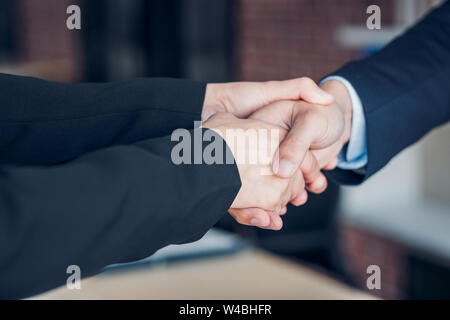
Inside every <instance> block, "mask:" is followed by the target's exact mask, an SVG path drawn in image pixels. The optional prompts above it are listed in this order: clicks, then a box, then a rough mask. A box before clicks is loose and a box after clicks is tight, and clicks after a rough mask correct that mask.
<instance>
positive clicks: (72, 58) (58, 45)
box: [15, 0, 83, 81]
mask: <svg viewBox="0 0 450 320" xmlns="http://www.w3.org/2000/svg"><path fill="white" fill-rule="evenodd" d="M79 3H80V1H79V0H17V1H16V2H15V9H16V19H15V20H16V23H15V28H16V30H15V34H16V35H17V37H18V39H17V42H18V43H17V46H18V50H17V51H18V56H17V57H16V59H17V60H18V61H19V62H20V63H21V64H24V67H23V69H24V72H26V73H27V74H29V75H35V76H39V77H42V78H46V79H51V80H59V81H76V80H78V79H79V78H80V75H81V70H80V66H81V59H82V50H81V47H80V46H81V31H77V30H74V31H71V30H68V29H67V27H66V19H67V17H68V14H67V13H66V9H67V7H68V6H69V5H72V4H76V5H79ZM82 17H83V13H82Z"/></svg>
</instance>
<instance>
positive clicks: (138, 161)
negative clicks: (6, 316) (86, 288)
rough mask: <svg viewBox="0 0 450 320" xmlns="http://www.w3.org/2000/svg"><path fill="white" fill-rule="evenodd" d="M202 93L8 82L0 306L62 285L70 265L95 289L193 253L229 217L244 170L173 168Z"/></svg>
mask: <svg viewBox="0 0 450 320" xmlns="http://www.w3.org/2000/svg"><path fill="white" fill-rule="evenodd" d="M204 90H205V86H204V85H203V84H200V83H195V82H189V81H180V80H170V79H137V80H132V81H129V82H124V83H117V84H80V85H66V84H57V83H51V82H47V81H43V80H38V79H33V78H25V77H15V76H8V75H1V76H0V96H1V98H2V106H1V108H0V110H1V111H0V158H1V165H0V298H6V299H13V298H22V297H27V296H31V295H35V294H38V293H40V292H43V291H46V290H49V289H52V288H55V287H57V286H60V285H64V284H65V282H66V280H67V278H68V276H69V275H68V274H67V273H66V270H67V267H68V266H69V265H78V266H79V267H80V268H81V274H82V277H87V276H91V275H93V274H96V273H97V272H99V271H100V270H101V269H102V268H103V267H105V266H106V265H109V264H113V263H122V262H129V261H134V260H137V259H141V258H144V257H147V256H149V255H151V254H152V253H154V252H155V251H156V250H158V249H160V248H162V247H164V246H167V245H169V244H181V243H185V242H190V241H195V240H197V239H199V238H201V237H202V236H203V235H204V233H206V231H207V230H208V229H209V228H211V227H212V226H213V225H214V224H215V223H216V222H217V221H218V220H219V219H220V218H221V217H222V216H223V214H224V213H225V212H226V210H227V209H228V208H229V207H230V205H231V203H232V202H233V200H234V198H235V196H236V194H237V193H238V191H239V189H240V186H241V184H240V178H239V172H238V170H237V167H236V166H235V165H234V164H233V165H222V164H212V165H207V164H198V165H193V164H182V165H175V164H174V163H173V162H172V160H171V152H172V148H173V147H174V146H175V144H177V143H178V142H177V141H171V137H170V133H171V131H172V130H173V129H175V128H191V127H192V126H193V121H194V120H197V119H199V118H200V112H201V108H202V104H203V99H204ZM196 130H200V131H201V132H202V133H203V132H205V131H209V130H204V129H196ZM190 133H191V134H192V135H193V130H192V129H191V130H190ZM212 134H213V139H217V141H221V142H222V144H223V148H224V150H223V152H224V154H225V152H229V150H228V148H227V146H226V144H225V143H224V142H223V140H222V139H221V137H220V136H219V135H217V134H216V133H214V132H212ZM159 135H161V137H158V136H159ZM195 143H198V141H195V140H194V139H192V141H191V145H192V148H194V144H195ZM201 143H202V142H201ZM203 144H204V143H202V145H201V146H200V150H203V148H204V147H205V145H203ZM193 150H194V149H193Z"/></svg>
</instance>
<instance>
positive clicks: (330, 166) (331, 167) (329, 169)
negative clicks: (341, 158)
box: [323, 157, 338, 171]
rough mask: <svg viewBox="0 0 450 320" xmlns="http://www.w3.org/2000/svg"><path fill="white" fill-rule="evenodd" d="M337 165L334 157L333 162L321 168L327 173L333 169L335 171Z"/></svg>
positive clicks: (336, 159)
mask: <svg viewBox="0 0 450 320" xmlns="http://www.w3.org/2000/svg"><path fill="white" fill-rule="evenodd" d="M337 164H338V158H337V157H336V158H334V159H333V160H331V161H330V162H329V163H328V164H327V165H326V166H325V167H323V169H324V170H327V171H331V170H334V169H336V167H337Z"/></svg>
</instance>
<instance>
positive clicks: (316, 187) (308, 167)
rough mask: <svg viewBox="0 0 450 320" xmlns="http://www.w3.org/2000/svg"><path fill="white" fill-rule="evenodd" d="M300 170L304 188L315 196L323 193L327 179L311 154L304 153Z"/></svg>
mask: <svg viewBox="0 0 450 320" xmlns="http://www.w3.org/2000/svg"><path fill="white" fill-rule="evenodd" d="M301 170H302V173H303V177H304V179H305V183H306V188H307V189H308V190H309V191H310V192H312V193H316V194H320V193H323V192H324V191H325V190H326V188H327V185H328V184H327V179H326V178H325V175H324V174H323V173H322V172H321V171H320V167H319V163H318V162H317V160H316V158H315V157H314V155H313V154H312V153H311V152H309V151H308V152H306V155H305V159H304V160H303V162H302V166H301Z"/></svg>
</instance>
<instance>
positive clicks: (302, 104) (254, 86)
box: [202, 78, 351, 230]
mask: <svg viewBox="0 0 450 320" xmlns="http://www.w3.org/2000/svg"><path fill="white" fill-rule="evenodd" d="M321 89H322V90H321ZM321 89H319V88H318V87H317V85H316V84H315V83H314V82H313V81H312V80H311V79H308V78H299V79H293V80H287V81H271V82H260V83H257V82H254V83H252V82H243V83H229V84H210V85H208V86H207V89H206V95H205V102H204V106H203V112H202V119H203V120H206V119H208V118H210V117H211V116H212V115H214V114H216V113H220V112H228V113H231V114H233V115H234V116H235V117H237V118H241V119H246V118H248V119H249V120H252V121H254V120H258V121H261V122H265V123H268V124H272V125H276V126H278V127H279V128H283V129H285V130H287V133H286V136H285V137H284V139H282V142H281V144H280V146H279V152H278V154H279V159H280V160H279V161H273V163H272V170H273V172H274V173H275V174H276V175H278V177H279V178H282V179H288V180H289V179H292V178H293V177H295V179H297V180H299V181H298V182H297V183H298V184H299V185H300V186H306V188H307V189H308V190H309V191H310V192H313V193H321V192H323V191H324V190H325V189H326V187H327V181H326V179H325V176H324V175H323V174H322V173H321V172H320V169H325V170H332V169H334V168H335V167H336V165H337V155H338V153H339V152H340V150H341V149H342V147H343V145H345V144H346V143H347V142H348V140H349V138H350V132H351V101H350V97H349V95H348V93H347V90H346V89H345V87H344V86H343V85H342V84H341V83H340V82H338V81H333V80H332V81H327V82H326V83H324V84H323V85H322V88H321ZM249 120H247V121H249ZM239 125H244V124H243V123H240V124H239ZM249 125H250V124H249ZM252 125H255V123H252ZM215 126H216V127H217V125H215ZM299 168H300V171H301V175H300V176H301V177H300V179H299V178H297V176H298V175H299V174H298V169H299ZM240 172H241V171H240ZM297 190H298V192H297V193H296V195H295V196H294V195H293V194H290V196H291V197H292V199H290V201H291V203H293V204H294V205H296V206H299V205H303V204H304V203H306V201H307V198H308V194H307V192H306V191H305V190H304V188H297ZM238 197H239V195H238ZM241 198H242V197H241ZM281 203H282V202H281ZM248 205H249V204H248ZM267 208H268V207H266V208H264V206H260V207H247V208H241V207H232V208H230V210H229V212H230V214H231V215H232V216H233V217H234V218H235V219H236V221H238V222H239V223H241V224H245V225H253V226H258V227H261V228H266V229H273V230H279V229H281V227H282V219H281V216H282V215H283V214H285V213H286V211H287V210H286V207H285V206H283V207H281V208H280V204H278V205H277V209H276V210H273V208H271V209H267Z"/></svg>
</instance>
